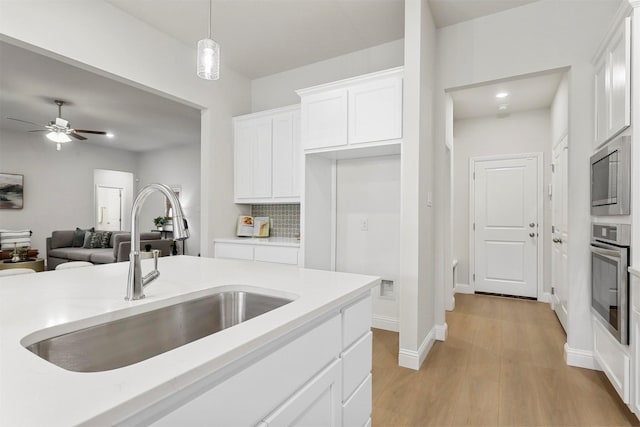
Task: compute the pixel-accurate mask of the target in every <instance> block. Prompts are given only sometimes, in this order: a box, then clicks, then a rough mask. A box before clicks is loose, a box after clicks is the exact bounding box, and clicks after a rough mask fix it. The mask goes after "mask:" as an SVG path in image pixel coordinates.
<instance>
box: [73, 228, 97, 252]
mask: <svg viewBox="0 0 640 427" xmlns="http://www.w3.org/2000/svg"><path fill="white" fill-rule="evenodd" d="M94 231H95V228H94V227H91V228H89V229H87V230H83V229H81V228H79V227H76V231H75V232H74V233H73V243H71V246H72V247H74V248H82V247H84V240H85V237H86V233H87V232H90V233H93V232H94Z"/></svg>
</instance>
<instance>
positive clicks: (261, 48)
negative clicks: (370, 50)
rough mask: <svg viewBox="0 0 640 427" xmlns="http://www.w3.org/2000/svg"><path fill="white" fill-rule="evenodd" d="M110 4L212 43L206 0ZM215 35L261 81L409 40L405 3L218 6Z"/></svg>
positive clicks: (235, 2) (368, 0)
mask: <svg viewBox="0 0 640 427" xmlns="http://www.w3.org/2000/svg"><path fill="white" fill-rule="evenodd" d="M108 1H109V3H111V4H113V5H114V6H116V7H118V8H120V9H122V10H123V11H125V12H127V13H128V14H130V15H133V16H134V17H136V18H138V19H140V20H141V21H143V22H146V23H147V24H149V25H151V26H153V27H155V28H156V29H158V30H160V31H163V32H165V33H167V34H169V35H171V36H172V37H174V38H176V39H178V40H180V41H181V42H183V43H184V44H186V45H188V46H193V47H194V48H195V46H196V43H197V41H198V40H199V39H202V38H205V37H207V32H208V13H209V2H208V0H190V1H183V0H182V1H181V0H108ZM176 17H179V19H176ZM211 36H212V38H213V39H214V40H216V41H217V42H218V43H220V51H221V53H220V57H221V58H222V61H224V62H225V63H226V65H227V66H228V67H230V68H232V69H233V70H235V71H237V72H239V73H241V74H243V75H245V76H246V77H249V78H250V79H255V78H258V77H263V76H267V75H271V74H275V73H278V72H281V71H285V70H289V69H292V68H297V67H300V66H303V65H307V64H311V63H314V62H318V61H321V60H324V59H328V58H332V57H335V56H339V55H343V54H346V53H349V52H354V51H356V50H361V49H364V48H367V47H371V46H375V45H379V44H382V43H385V42H389V41H392V40H398V39H401V38H403V37H404V0H213V24H212V32H211Z"/></svg>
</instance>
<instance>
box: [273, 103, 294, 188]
mask: <svg viewBox="0 0 640 427" xmlns="http://www.w3.org/2000/svg"><path fill="white" fill-rule="evenodd" d="M272 126H273V127H272V135H273V143H272V148H273V151H272V162H271V164H272V166H273V171H272V185H273V193H272V195H273V197H274V198H280V197H300V169H301V157H300V156H301V148H300V112H299V111H294V112H289V113H282V114H276V115H274V116H273V118H272Z"/></svg>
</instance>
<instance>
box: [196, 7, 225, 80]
mask: <svg viewBox="0 0 640 427" xmlns="http://www.w3.org/2000/svg"><path fill="white" fill-rule="evenodd" d="M197 71H198V77H200V78H201V79H205V80H218V79H219V78H220V45H219V44H218V43H217V42H216V41H215V40H213V39H211V0H209V37H208V38H206V39H202V40H200V41H198V68H197Z"/></svg>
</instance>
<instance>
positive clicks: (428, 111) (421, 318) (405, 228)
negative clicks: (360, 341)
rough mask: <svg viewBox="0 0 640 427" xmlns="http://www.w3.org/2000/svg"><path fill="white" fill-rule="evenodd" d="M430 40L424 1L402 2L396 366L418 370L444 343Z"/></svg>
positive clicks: (429, 18) (432, 32)
mask: <svg viewBox="0 0 640 427" xmlns="http://www.w3.org/2000/svg"><path fill="white" fill-rule="evenodd" d="M435 42H436V30H435V25H434V23H433V19H432V16H431V11H430V9H429V6H428V3H427V1H426V0H406V2H405V45H404V48H405V55H404V58H405V65H404V75H405V77H404V87H403V143H402V159H401V182H402V190H401V195H400V200H401V202H400V203H401V207H400V212H401V219H400V242H401V247H400V281H401V283H402V291H401V292H402V293H401V297H400V351H399V357H398V362H399V364H400V365H401V366H404V367H408V368H412V369H419V368H420V365H422V362H423V361H424V359H425V357H426V355H427V353H428V351H429V349H430V348H431V345H432V344H433V341H434V339H435V338H438V339H443V338H444V333H445V331H446V326H445V322H444V310H443V311H442V314H441V315H438V314H437V313H436V310H435V308H436V306H437V305H436V301H437V300H438V299H439V298H440V299H441V298H442V289H440V290H438V289H436V285H435V283H434V269H435V262H434V258H435V254H434V250H433V247H434V246H433V245H434V240H435V239H434V233H433V231H434V226H433V221H434V216H433V214H434V212H433V209H432V207H430V206H428V205H427V203H426V202H427V199H428V195H429V193H431V192H433V183H432V181H433V178H434V175H433V173H434V171H433V161H434V159H433V147H434V140H433V132H434V128H433V90H434V86H435V62H436V57H435V53H436V52H435V48H436V44H435ZM438 292H440V295H438ZM442 304H443V302H442V301H441V304H440V305H442Z"/></svg>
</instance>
